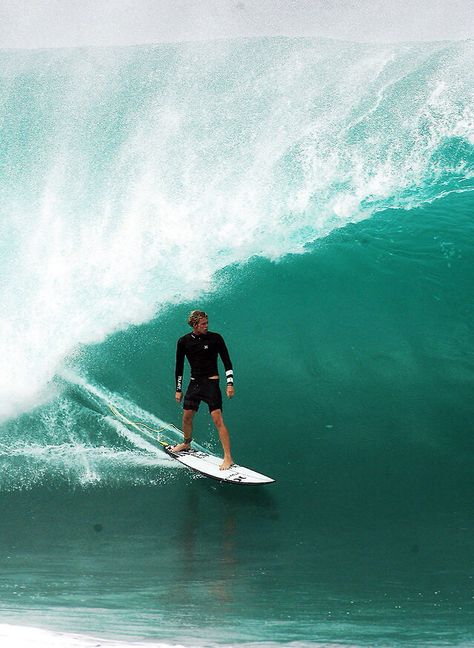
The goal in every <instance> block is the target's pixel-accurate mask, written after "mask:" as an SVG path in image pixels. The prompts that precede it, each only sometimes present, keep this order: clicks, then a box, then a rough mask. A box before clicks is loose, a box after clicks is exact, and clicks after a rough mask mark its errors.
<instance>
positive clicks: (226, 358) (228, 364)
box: [218, 335, 235, 398]
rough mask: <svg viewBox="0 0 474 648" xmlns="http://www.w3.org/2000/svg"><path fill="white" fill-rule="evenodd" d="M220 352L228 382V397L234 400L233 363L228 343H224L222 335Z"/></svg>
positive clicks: (219, 339) (219, 340) (219, 345)
mask: <svg viewBox="0 0 474 648" xmlns="http://www.w3.org/2000/svg"><path fill="white" fill-rule="evenodd" d="M218 350H219V355H220V357H221V360H222V364H223V365H224V369H225V377H226V382H227V388H226V393H227V397H228V398H232V396H233V395H234V393H235V390H234V369H233V366H232V361H231V359H230V355H229V351H228V349H227V346H226V343H225V342H224V338H223V337H222V336H221V335H219V338H218Z"/></svg>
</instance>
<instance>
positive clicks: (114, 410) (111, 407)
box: [107, 403, 180, 447]
mask: <svg viewBox="0 0 474 648" xmlns="http://www.w3.org/2000/svg"><path fill="white" fill-rule="evenodd" d="M107 407H108V408H109V410H110V411H111V412H112V414H113V415H114V416H115V417H116V418H117V419H119V420H121V421H123V422H124V423H127V424H128V425H131V426H133V427H136V428H138V429H139V430H140V428H141V427H144V428H147V430H150V431H151V432H155V433H156V434H157V435H158V437H159V435H160V433H161V432H163V431H164V430H166V428H165V427H161V428H153V427H151V426H150V425H147V424H146V423H142V422H141V421H131V420H130V419H128V418H127V417H126V416H124V415H123V414H122V412H119V410H118V409H117V408H116V407H115V406H114V405H112V404H111V403H107ZM170 425H171V427H173V428H174V429H175V430H176V431H177V432H180V430H179V429H178V428H177V427H176V426H175V425H173V424H172V423H170ZM156 441H158V443H160V444H161V445H162V446H164V447H167V446H169V445H170V444H169V443H167V442H166V441H161V439H159V438H157V439H156Z"/></svg>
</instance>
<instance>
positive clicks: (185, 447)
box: [170, 443, 191, 452]
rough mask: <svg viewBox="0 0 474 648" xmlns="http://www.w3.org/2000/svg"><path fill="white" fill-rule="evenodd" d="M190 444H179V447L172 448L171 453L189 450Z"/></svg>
mask: <svg viewBox="0 0 474 648" xmlns="http://www.w3.org/2000/svg"><path fill="white" fill-rule="evenodd" d="M190 445H191V444H190V443H178V445H175V446H170V450H171V452H181V451H182V450H189V446H190Z"/></svg>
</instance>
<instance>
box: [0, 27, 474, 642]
mask: <svg viewBox="0 0 474 648" xmlns="http://www.w3.org/2000/svg"><path fill="white" fill-rule="evenodd" d="M473 60H474V43H473V42H472V41H465V42H437V43H421V44H418V43H406V44H397V45H393V44H377V45H362V44H355V43H345V42H338V41H331V40H314V39H287V38H261V39H248V40H235V41H216V42H209V43H181V44H174V45H157V46H142V47H127V48H106V49H101V48H95V49H64V50H39V51H21V50H9V51H7V50H4V51H1V52H0V137H1V146H0V264H1V265H0V267H1V273H0V303H1V318H0V345H1V348H0V358H1V372H0V421H1V422H0V462H1V470H0V503H1V512H2V516H1V523H0V564H1V567H0V570H1V579H0V639H1V644H2V646H6V647H7V648H10V647H12V648H23V647H27V648H29V647H30V646H32V647H33V646H45V647H46V646H48V647H49V646H60V647H61V648H62V647H64V648H69V647H84V648H88V647H89V646H109V648H110V647H112V646H113V647H114V648H117V647H121V648H122V647H123V648H125V647H126V646H148V647H150V646H171V645H173V646H174V645H180V646H184V647H186V648H190V647H203V646H206V647H218V646H227V647H228V646H237V645H242V646H246V647H250V646H252V647H255V646H265V647H266V648H268V647H269V646H270V647H271V646H291V647H292V648H304V647H309V646H473V645H474V568H473V567H474V566H473V557H474V551H473V550H474V540H473V531H474V523H473V494H474V483H473V474H474V473H473V463H474V462H473V456H474V452H473V451H474V440H473V438H474V437H473V431H474V423H473V421H474V346H473V341H474V67H473V65H472V61H473ZM192 308H201V309H204V310H206V311H207V312H208V313H209V319H210V329H211V330H215V331H218V332H220V333H222V334H223V335H224V337H225V339H226V342H227V345H228V347H229V350H230V353H231V357H232V359H233V363H234V369H235V376H236V395H235V398H234V399H233V400H232V401H230V402H226V403H225V404H224V416H225V420H226V422H227V424H228V427H229V429H230V432H231V438H232V449H233V456H234V459H235V460H236V461H238V462H239V463H241V464H243V465H246V466H248V467H251V468H253V469H255V470H258V471H260V472H263V473H265V474H268V475H270V476H272V477H273V478H275V479H276V483H275V484H272V485H268V486H265V487H257V488H252V487H241V486H233V485H226V484H220V483H218V482H215V481H212V480H208V479H205V478H203V477H200V476H196V475H194V474H192V473H191V472H189V471H188V470H186V469H184V468H183V467H181V466H180V465H179V464H177V462H173V461H172V460H170V459H169V458H168V457H167V456H166V455H165V453H164V452H163V451H162V449H161V447H160V445H159V443H158V442H157V438H158V437H159V438H160V439H162V440H165V441H176V440H177V439H179V438H180V435H179V432H178V431H177V430H176V427H175V426H178V427H179V426H180V421H181V411H180V409H179V407H178V406H177V405H176V403H175V400H174V355H175V345H176V340H177V338H178V337H180V336H181V335H183V334H184V333H186V332H187V331H188V330H189V328H188V327H187V324H186V319H187V315H188V312H189V311H190V310H191V309H192ZM111 406H112V407H113V408H116V409H117V411H118V412H120V414H121V416H117V415H115V414H114V412H113V411H112V409H111ZM123 417H125V418H126V419H127V420H128V421H130V422H131V423H127V422H126V421H125V420H124V418H123ZM194 437H195V440H196V443H197V444H198V445H201V446H203V447H205V448H208V449H210V450H212V451H215V452H216V453H217V454H219V452H220V446H219V442H218V439H217V434H216V433H215V432H214V430H213V428H212V425H211V421H210V417H209V414H208V412H206V408H201V411H200V413H199V415H198V416H197V418H196V419H195V434H194Z"/></svg>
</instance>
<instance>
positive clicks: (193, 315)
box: [188, 310, 208, 327]
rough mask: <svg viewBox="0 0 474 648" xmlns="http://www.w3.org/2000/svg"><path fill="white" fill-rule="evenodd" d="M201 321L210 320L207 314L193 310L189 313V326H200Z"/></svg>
mask: <svg viewBox="0 0 474 648" xmlns="http://www.w3.org/2000/svg"><path fill="white" fill-rule="evenodd" d="M201 319H208V317H207V313H205V312H204V311H202V310H193V311H191V312H190V313H189V317H188V324H189V326H193V327H194V326H196V325H197V324H199V320H201Z"/></svg>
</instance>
